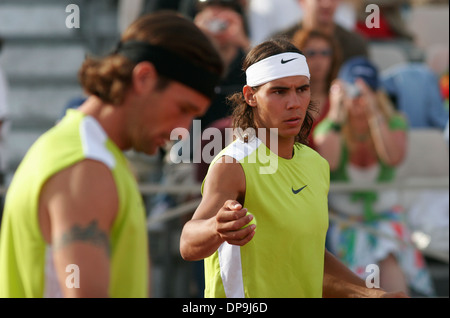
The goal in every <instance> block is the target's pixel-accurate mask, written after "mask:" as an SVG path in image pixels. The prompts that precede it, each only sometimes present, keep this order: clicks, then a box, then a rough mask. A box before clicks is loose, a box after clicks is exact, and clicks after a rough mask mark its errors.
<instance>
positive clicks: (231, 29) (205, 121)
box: [194, 0, 250, 129]
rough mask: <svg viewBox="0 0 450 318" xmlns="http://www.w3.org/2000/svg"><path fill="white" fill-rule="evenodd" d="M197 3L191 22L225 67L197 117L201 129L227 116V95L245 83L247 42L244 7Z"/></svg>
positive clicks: (220, 0) (232, 1)
mask: <svg viewBox="0 0 450 318" xmlns="http://www.w3.org/2000/svg"><path fill="white" fill-rule="evenodd" d="M198 3H199V7H198V8H199V11H198V13H197V14H196V16H195V19H194V23H195V24H196V25H197V26H198V27H199V28H200V29H201V30H202V31H203V32H205V33H206V34H207V35H208V36H209V37H210V38H211V39H212V41H213V43H215V44H216V47H217V48H218V49H219V53H220V54H221V56H222V59H223V60H224V62H225V66H226V73H225V76H224V77H223V78H222V80H221V81H220V83H219V86H218V87H216V97H215V98H214V99H213V101H212V104H211V106H210V108H209V109H208V111H207V113H206V114H205V115H204V116H202V117H201V118H198V119H200V120H201V124H202V127H203V128H202V129H204V128H206V127H207V126H209V125H210V124H211V123H212V122H214V121H216V120H218V119H221V118H224V117H227V116H228V115H230V111H231V110H230V108H229V105H228V104H227V102H226V98H227V96H228V95H231V94H233V93H235V92H237V91H240V90H241V89H242V87H243V86H244V85H245V81H246V78H245V74H244V72H243V71H242V60H243V58H244V57H245V54H246V52H247V50H248V49H249V47H250V42H249V38H248V32H247V29H246V25H247V23H246V19H245V16H244V10H243V8H242V7H241V5H240V2H239V1H238V0H229V1H227V0H206V1H198Z"/></svg>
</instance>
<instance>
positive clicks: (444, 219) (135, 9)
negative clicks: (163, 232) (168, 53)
mask: <svg viewBox="0 0 450 318" xmlns="http://www.w3.org/2000/svg"><path fill="white" fill-rule="evenodd" d="M374 4H376V5H377V6H378V8H379V11H377V10H375V11H374V9H373V7H371V5H374ZM423 4H447V5H448V0H447V1H443V0H442V1H431V0H395V1H394V0H389V1H388V0H365V1H359V0H358V1H356V0H342V1H338V0H164V1H163V0H126V1H124V0H121V1H119V4H118V14H119V19H118V21H119V29H120V30H121V31H122V30H124V29H125V28H126V27H127V26H128V25H129V24H130V23H131V22H132V21H134V20H135V19H136V18H137V17H139V16H140V15H143V14H145V13H149V12H154V11H157V10H177V11H179V12H180V13H181V14H183V15H186V16H188V17H190V18H192V19H193V20H194V22H195V24H196V25H197V26H198V27H199V28H200V29H201V30H202V31H204V32H205V33H206V34H207V35H208V36H209V37H210V39H211V41H212V42H213V43H214V44H215V46H216V47H217V48H218V50H219V52H220V54H221V56H222V59H223V61H224V62H225V66H226V72H225V75H224V77H223V78H222V79H221V81H220V84H219V86H217V87H216V96H215V98H214V100H213V102H212V105H211V107H210V108H209V110H208V111H207V113H206V114H204V115H203V116H202V117H200V118H198V120H201V128H202V131H203V130H204V129H206V128H208V127H216V128H219V129H220V130H221V131H225V129H226V128H229V127H231V121H230V118H229V116H230V113H231V109H230V108H229V107H230V106H229V103H228V102H227V97H228V96H229V95H231V94H233V93H235V92H237V91H239V90H241V89H242V87H243V86H244V85H245V83H246V79H245V74H244V73H243V72H242V70H241V68H242V61H243V58H244V57H245V55H246V53H247V52H248V51H249V50H250V49H251V48H252V47H254V46H255V45H256V44H258V43H260V42H262V41H264V40H266V39H269V38H274V37H285V38H289V39H290V40H291V41H292V43H294V44H295V45H296V46H297V47H298V48H300V49H301V50H302V52H303V53H304V55H305V56H306V58H307V61H308V65H309V68H310V72H311V92H312V99H313V100H314V102H315V104H316V107H317V112H316V115H315V123H314V129H313V133H312V134H311V135H310V139H309V146H310V147H311V148H313V149H315V150H316V151H317V152H319V153H320V154H321V155H322V156H323V157H324V158H326V159H327V160H328V162H329V164H330V170H331V181H332V182H336V183H350V184H363V185H366V184H373V185H378V184H383V183H389V182H392V181H395V180H396V177H397V176H396V174H397V170H398V169H399V168H400V167H401V166H402V165H403V164H404V162H405V161H406V160H407V159H408V153H409V150H408V146H410V145H411V142H410V141H409V140H410V139H409V136H410V135H411V133H413V132H414V131H420V130H424V129H425V130H428V129H432V130H435V131H438V132H439V137H440V138H441V139H442V141H443V142H442V143H439V145H442V146H443V147H446V146H448V138H449V137H448V129H449V113H448V112H449V109H448V107H449V106H448V99H449V84H448V83H449V79H448V76H449V75H448V60H449V56H448V39H446V40H445V39H443V40H442V42H445V41H447V47H446V48H445V47H444V49H441V50H439V51H433V52H432V51H431V50H425V49H426V48H421V49H423V50H424V52H427V54H428V55H425V56H424V57H423V58H422V59H421V60H415V61H404V62H403V63H401V64H397V65H393V66H391V67H389V68H387V69H380V67H379V66H378V65H376V63H375V62H374V60H373V59H372V55H371V51H370V48H371V45H373V44H376V43H389V44H392V43H394V44H395V43H401V44H402V45H404V44H405V43H407V45H410V46H411V47H417V42H416V40H417V39H416V35H415V34H414V32H413V31H412V30H411V28H409V27H408V16H409V15H410V14H411V12H412V10H413V8H414V7H417V6H420V5H423ZM367 8H371V10H369V11H368V10H366V9H367ZM378 13H379V15H378ZM374 23H375V24H376V27H372V26H373V24H374ZM436 44H440V43H436ZM402 47H404V46H402ZM0 52H1V42H0ZM429 52H432V53H429ZM431 54H432V55H431ZM82 101H83V99H81V100H79V101H77V102H75V104H73V105H71V106H70V107H77V106H78V105H80V104H81V103H82ZM7 105H8V104H7V85H6V79H5V77H4V75H3V73H2V71H1V69H0V131H1V135H0V181H2V171H3V169H2V167H3V163H2V162H3V161H4V160H3V159H4V156H5V154H4V150H3V148H2V144H3V139H4V138H6V136H5V134H6V132H7V131H6V128H5V127H6V125H5V119H6V118H7ZM62 106H63V105H62ZM195 138H196V137H195V136H194V138H193V139H195ZM197 138H200V136H197ZM224 142H225V140H223V143H224ZM429 142H430V143H434V142H435V141H434V140H430V141H429ZM202 146H204V145H202ZM224 146H225V144H224ZM413 146H414V145H413ZM168 149H169V148H167V149H165V150H162V151H161V152H160V154H159V157H160V159H159V160H160V161H161V163H162V165H163V166H164V170H163V171H164V173H163V174H162V176H161V179H159V180H158V182H159V183H161V184H168V185H174V184H178V185H179V184H182V183H185V184H192V182H195V183H200V182H202V180H203V179H204V177H205V175H206V171H207V169H208V165H209V163H208V162H201V163H198V164H191V165H189V167H188V168H186V165H175V164H173V163H171V162H170V160H168ZM191 149H192V147H191ZM446 151H448V148H447V149H446ZM190 155H191V156H193V154H192V153H191V154H190ZM447 164H448V162H447ZM444 170H445V169H444ZM2 183H3V181H2ZM424 191H425V190H424ZM417 197H420V195H418V196H417ZM423 198H426V200H433V201H435V202H442V204H441V211H438V212H437V211H434V213H433V214H432V217H433V218H434V219H433V221H432V222H430V223H432V224H434V225H435V226H439V225H440V226H444V227H445V226H446V228H445V230H446V231H447V238H448V195H442V193H441V192H439V191H436V192H433V193H432V194H431V195H430V193H428V192H427V195H426V196H425V195H424V196H423ZM184 201H186V197H185V196H173V195H166V194H162V195H159V196H157V197H155V198H154V199H153V200H152V202H150V203H149V207H148V210H149V211H148V213H149V216H150V217H152V216H155V215H157V214H160V213H164V211H165V210H167V209H168V208H170V207H175V206H176V205H178V204H181V203H183V202H184ZM418 204H420V202H419V203H418ZM421 204H422V205H423V203H421ZM425 205H426V204H425ZM329 207H330V213H331V215H333V217H332V218H331V220H330V230H329V235H328V238H327V248H328V249H329V250H330V251H331V252H333V253H334V254H335V255H336V256H338V257H339V258H340V259H341V260H343V261H344V262H345V263H346V264H347V265H348V266H349V267H350V268H351V269H352V270H354V271H355V272H356V273H358V274H360V275H361V276H364V275H366V272H365V267H366V265H368V264H379V266H380V267H381V268H382V269H381V273H383V275H386V277H385V278H384V279H383V281H384V282H389V284H386V285H385V286H382V287H383V288H385V289H388V290H399V289H400V290H404V291H405V292H407V293H410V294H411V290H413V292H414V293H417V294H419V295H424V296H433V295H435V290H434V287H433V282H432V280H431V277H430V273H429V272H428V269H427V266H426V262H425V260H424V256H423V255H422V252H421V250H420V249H419V248H417V245H416V244H415V243H416V242H414V241H413V240H412V237H413V235H412V233H413V232H414V231H417V230H423V229H422V228H420V222H417V221H414V220H411V219H410V218H409V217H410V214H409V213H408V207H405V206H402V201H401V198H400V194H399V192H398V191H396V190H383V191H379V190H375V189H369V190H361V191H350V192H346V193H341V192H336V193H334V192H333V191H331V192H330V197H329ZM430 216H431V214H430ZM416 217H419V216H417V214H416ZM420 217H421V218H424V219H426V218H427V216H426V215H425V216H423V215H421V216H420ZM349 224H350V225H349ZM428 231H430V230H428ZM431 231H432V230H431ZM426 234H428V235H430V236H431V235H432V233H426ZM444 252H446V253H447V255H448V246H447V250H446V251H444ZM197 265H198V266H199V267H201V264H197ZM196 270H198V269H197V268H196V269H194V271H196ZM200 276H201V275H200ZM201 280H202V279H201V278H198V279H197V280H196V283H198V284H199V287H198V289H199V290H201V284H202V282H201Z"/></svg>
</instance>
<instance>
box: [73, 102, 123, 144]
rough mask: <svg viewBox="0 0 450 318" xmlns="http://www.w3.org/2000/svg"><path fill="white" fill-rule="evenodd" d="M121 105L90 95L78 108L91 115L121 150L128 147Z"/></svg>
mask: <svg viewBox="0 0 450 318" xmlns="http://www.w3.org/2000/svg"><path fill="white" fill-rule="evenodd" d="M123 108H124V106H123V105H119V106H114V105H110V104H106V103H104V102H102V101H101V100H100V99H99V98H98V97H96V96H91V97H89V98H88V99H87V100H86V102H84V103H83V104H82V105H81V106H80V108H79V110H80V111H81V112H82V113H84V114H86V115H88V116H91V117H93V118H94V119H95V120H97V122H98V123H99V124H100V126H101V127H102V128H103V130H104V131H105V133H106V134H107V135H108V137H109V138H110V139H111V140H112V141H113V142H114V143H115V144H116V145H117V147H118V148H119V149H121V150H126V149H128V148H129V147H128V145H127V142H126V139H125V138H124V136H125V134H124V131H123V129H124V128H122V127H124V126H125V125H124V120H125V119H124V118H125V116H124V114H123Z"/></svg>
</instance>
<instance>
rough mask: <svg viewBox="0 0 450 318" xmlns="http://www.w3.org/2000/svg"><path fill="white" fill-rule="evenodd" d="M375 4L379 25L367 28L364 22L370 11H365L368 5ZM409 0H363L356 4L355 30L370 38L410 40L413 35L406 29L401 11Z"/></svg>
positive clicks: (407, 5)
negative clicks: (378, 11)
mask: <svg viewBox="0 0 450 318" xmlns="http://www.w3.org/2000/svg"><path fill="white" fill-rule="evenodd" d="M371 4H375V5H377V6H378V8H379V9H380V16H379V19H380V20H379V22H380V26H379V27H375V28H368V27H367V24H366V20H367V17H368V16H369V14H370V12H369V13H368V12H366V7H367V6H368V5H371ZM409 5H410V0H363V1H359V2H358V4H357V12H358V17H357V18H358V22H357V24H356V26H357V31H358V32H359V33H361V34H362V35H364V37H366V38H367V39H370V40H393V39H396V40H399V39H404V40H407V41H412V40H413V36H412V34H411V32H410V31H409V30H408V29H407V27H406V24H405V21H404V19H403V16H402V11H403V10H404V9H405V8H408V7H409Z"/></svg>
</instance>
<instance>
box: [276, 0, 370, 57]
mask: <svg viewBox="0 0 450 318" xmlns="http://www.w3.org/2000/svg"><path fill="white" fill-rule="evenodd" d="M298 1H299V3H300V5H301V8H302V10H303V12H304V14H303V20H302V21H301V22H300V23H298V24H296V25H294V26H292V27H291V28H289V29H287V30H284V31H282V32H280V33H278V34H277V35H276V36H285V37H287V38H289V39H292V37H293V36H294V34H295V33H296V32H297V31H298V30H300V29H302V28H307V29H317V30H320V31H322V32H323V33H325V34H327V35H329V36H331V37H333V38H335V39H336V40H337V42H338V43H339V45H340V47H341V48H342V59H343V61H346V60H348V59H349V58H351V57H354V56H368V47H367V42H366V41H365V40H364V38H363V37H362V36H361V35H359V34H358V33H355V32H352V31H349V30H347V29H346V28H344V27H342V26H341V25H339V24H337V23H336V21H335V14H336V10H337V8H338V6H339V4H340V3H341V1H340V0H334V1H330V0H298Z"/></svg>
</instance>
